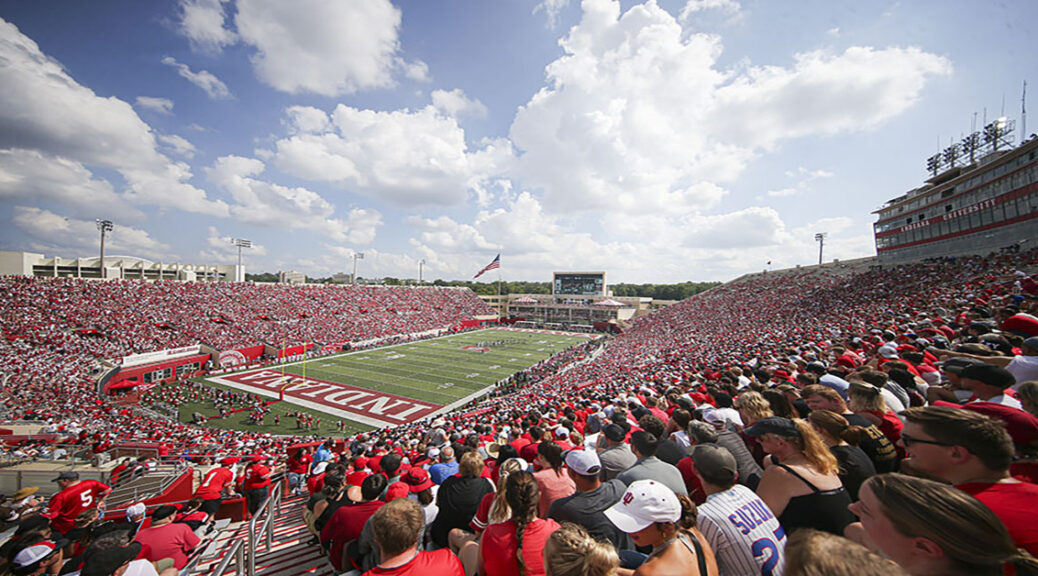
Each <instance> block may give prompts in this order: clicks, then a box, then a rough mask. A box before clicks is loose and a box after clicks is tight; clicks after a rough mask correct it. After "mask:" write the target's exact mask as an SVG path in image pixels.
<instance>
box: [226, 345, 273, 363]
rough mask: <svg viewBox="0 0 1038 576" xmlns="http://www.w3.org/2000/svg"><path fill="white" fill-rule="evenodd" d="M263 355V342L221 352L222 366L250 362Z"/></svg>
mask: <svg viewBox="0 0 1038 576" xmlns="http://www.w3.org/2000/svg"><path fill="white" fill-rule="evenodd" d="M262 355H263V344H257V345H256V346H247V347H245V348H238V349H237V350H224V351H223V352H220V368H230V367H232V366H240V365H242V364H248V363H249V362H252V361H253V360H255V359H257V358H259V357H260V356H262Z"/></svg>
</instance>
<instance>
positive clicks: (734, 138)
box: [509, 0, 951, 213]
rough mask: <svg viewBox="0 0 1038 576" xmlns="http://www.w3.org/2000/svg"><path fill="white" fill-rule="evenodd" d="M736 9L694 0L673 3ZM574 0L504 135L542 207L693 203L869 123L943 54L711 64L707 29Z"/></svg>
mask: <svg viewBox="0 0 1038 576" xmlns="http://www.w3.org/2000/svg"><path fill="white" fill-rule="evenodd" d="M737 6H738V5H737V4H736V3H734V2H722V1H714V0H708V1H700V2H692V3H689V4H687V5H686V8H689V7H691V8H689V9H691V10H692V11H693V12H696V11H702V10H705V9H707V8H713V9H721V10H728V11H732V10H735V8H736V7H737ZM582 8H583V17H582V20H581V22H580V23H579V24H578V25H576V26H574V27H573V28H571V29H570V31H569V33H568V34H567V35H566V36H565V37H564V38H563V39H562V40H561V41H560V45H561V46H562V49H563V52H564V53H563V55H562V56H561V57H559V58H558V59H556V60H555V61H554V62H552V63H550V64H549V65H548V67H547V69H546V70H547V84H546V85H545V86H544V87H543V88H542V89H541V90H540V91H538V92H537V93H536V94H535V95H534V96H533V97H532V98H530V100H529V101H528V102H527V103H526V104H525V105H524V106H522V107H521V109H520V110H519V112H518V113H517V114H516V117H515V119H514V121H513V123H512V126H511V129H510V132H509V134H510V138H511V141H512V143H513V144H514V147H515V150H516V155H517V161H516V166H515V169H514V171H513V172H512V174H513V175H514V177H515V178H516V179H517V180H518V182H519V183H520V185H521V187H524V188H529V189H534V190H542V191H543V192H544V205H545V207H546V208H548V209H550V210H553V211H560V210H561V211H564V212H567V213H571V212H580V211H586V210H617V209H620V210H626V211H631V212H634V213H650V212H660V211H670V212H678V213H694V212H701V211H703V210H706V209H709V208H711V207H714V206H716V205H717V203H718V201H719V197H720V196H719V194H718V188H719V187H722V186H724V185H726V184H727V183H730V182H732V181H734V180H735V179H736V178H738V177H739V176H740V174H741V173H742V172H743V170H744V169H745V168H746V166H747V165H748V163H749V162H750V161H752V160H753V159H754V158H756V157H757V156H759V155H761V154H763V153H766V152H768V151H770V150H772V149H773V148H774V147H775V146H777V145H778V144H779V143H780V142H782V141H783V140H786V139H789V138H796V137H803V136H810V135H819V134H835V133H841V132H853V131H859V130H866V129H870V128H872V127H875V126H877V125H879V124H881V123H883V122H886V121H888V120H890V119H891V118H893V117H895V116H897V115H898V114H900V113H901V112H903V111H904V110H905V109H907V108H908V107H909V106H911V105H912V104H913V103H914V102H916V100H917V99H918V98H919V96H920V94H921V92H922V90H923V89H924V88H925V86H926V85H927V83H928V82H929V81H930V80H931V79H932V78H934V77H936V76H940V75H945V74H948V73H950V70H951V64H950V63H949V62H948V60H947V59H945V58H943V57H941V56H938V55H934V54H930V53H927V52H924V51H922V50H920V49H919V48H914V47H908V48H897V47H895V48H884V49H878V48H870V47H852V48H849V49H847V50H846V51H845V52H843V53H841V54H829V53H827V52H825V51H814V52H806V53H803V54H799V55H797V56H796V57H795V60H794V63H793V65H792V66H790V67H782V66H769V67H761V66H753V65H747V64H745V63H739V64H738V65H735V66H733V67H732V68H725V67H723V66H721V65H719V63H718V59H719V56H720V55H721V51H722V48H723V46H722V43H721V39H720V37H718V36H715V35H710V34H701V33H689V32H688V31H687V30H683V28H682V26H681V25H680V24H679V23H678V21H677V20H676V19H675V18H674V17H673V16H671V15H670V14H669V13H668V12H666V11H665V10H663V9H662V8H660V7H659V6H658V5H657V4H656V3H655V2H647V3H645V4H639V5H635V6H633V7H631V8H630V9H629V10H627V11H626V12H622V11H621V8H620V3H619V2H616V1H613V0H584V2H583V4H582ZM704 185H707V186H705V187H704ZM722 195H723V192H722Z"/></svg>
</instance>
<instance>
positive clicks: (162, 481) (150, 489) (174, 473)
mask: <svg viewBox="0 0 1038 576" xmlns="http://www.w3.org/2000/svg"><path fill="white" fill-rule="evenodd" d="M160 466H162V464H160ZM188 468H189V466H188V465H187V464H186V463H184V462H183V461H177V462H174V463H173V469H172V470H169V471H168V472H167V473H166V474H163V475H162V476H159V475H158V474H159V473H160V472H162V471H161V470H156V471H154V472H148V474H147V475H146V476H141V478H147V477H148V476H150V475H152V474H154V475H155V476H153V477H151V478H148V479H149V480H153V481H152V482H147V483H145V484H143V485H137V486H133V487H132V488H133V497H132V498H130V499H126V498H125V496H126V495H127V494H129V493H130V492H129V490H128V488H130V487H129V486H118V487H116V488H114V489H113V490H112V494H110V495H109V496H108V497H109V498H112V499H113V502H114V501H119V502H120V504H121V503H125V502H136V501H137V500H138V499H139V498H140V495H141V492H142V490H146V491H147V493H148V494H152V495H156V494H162V493H163V492H165V491H166V489H167V488H169V487H170V486H171V485H173V483H174V482H176V481H177V480H178V479H180V477H181V476H183V475H184V472H186V471H187V469H188ZM113 497H114V498H113Z"/></svg>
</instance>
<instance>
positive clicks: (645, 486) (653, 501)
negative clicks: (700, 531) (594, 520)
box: [605, 480, 681, 534]
mask: <svg viewBox="0 0 1038 576" xmlns="http://www.w3.org/2000/svg"><path fill="white" fill-rule="evenodd" d="M605 515H606V518H609V521H610V522H612V523H613V524H614V525H615V526H616V527H617V528H619V529H620V530H623V531H624V532H626V533H628V534H632V533H634V532H639V531H641V530H644V529H646V528H648V527H649V526H651V525H653V524H655V523H656V522H677V521H678V520H679V519H680V518H681V503H680V502H678V497H677V495H675V494H674V491H673V490H671V489H670V488H667V487H666V486H664V485H663V484H660V483H659V482H656V481H655V480H638V481H636V482H632V483H631V485H630V486H628V487H627V492H625V493H624V496H623V498H621V499H620V501H619V502H617V503H616V504H613V506H612V507H611V508H609V509H608V510H606V511H605Z"/></svg>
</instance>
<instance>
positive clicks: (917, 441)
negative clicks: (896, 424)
mask: <svg viewBox="0 0 1038 576" xmlns="http://www.w3.org/2000/svg"><path fill="white" fill-rule="evenodd" d="M901 442H902V443H903V444H904V445H905V446H911V445H912V444H933V445H934V446H955V444H951V443H948V442H938V441H936V440H923V439H922V438H912V437H911V436H909V435H908V434H905V433H904V432H902V433H901Z"/></svg>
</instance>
